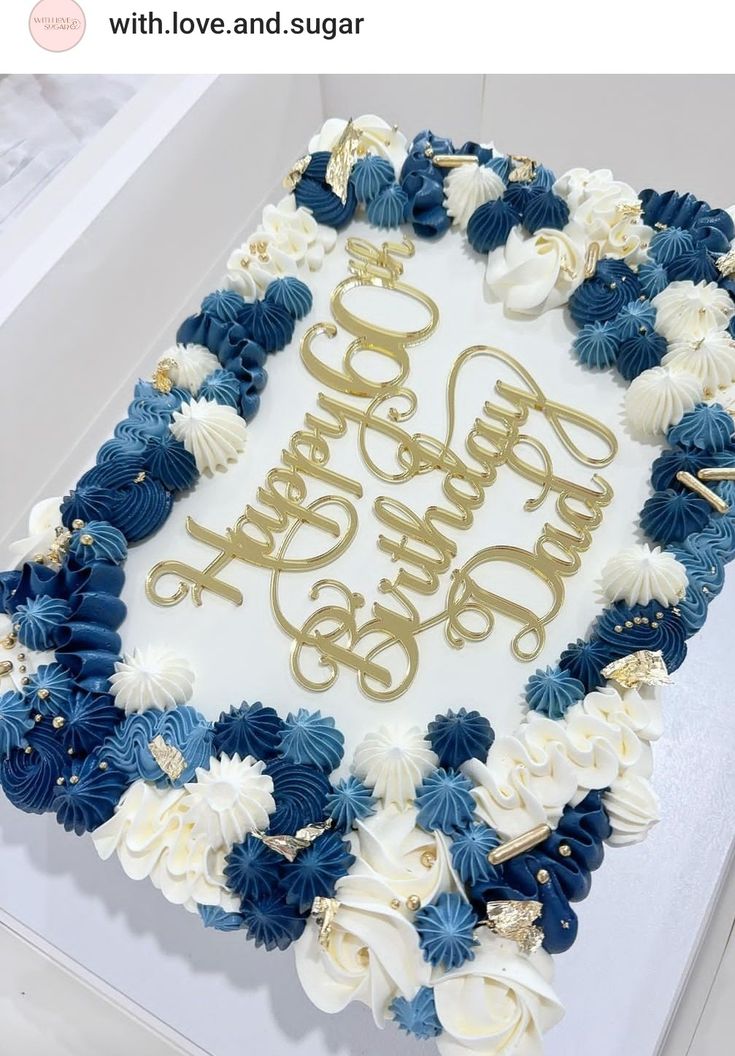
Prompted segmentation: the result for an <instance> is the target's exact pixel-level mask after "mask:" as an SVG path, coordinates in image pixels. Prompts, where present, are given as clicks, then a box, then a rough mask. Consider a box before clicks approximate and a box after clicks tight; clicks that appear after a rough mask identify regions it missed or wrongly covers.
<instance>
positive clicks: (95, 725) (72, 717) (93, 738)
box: [56, 689, 123, 754]
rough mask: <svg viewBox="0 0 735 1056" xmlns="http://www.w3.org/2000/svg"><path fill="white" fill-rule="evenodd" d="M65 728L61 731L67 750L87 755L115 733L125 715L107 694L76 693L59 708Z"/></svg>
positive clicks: (59, 714)
mask: <svg viewBox="0 0 735 1056" xmlns="http://www.w3.org/2000/svg"><path fill="white" fill-rule="evenodd" d="M56 714H57V716H58V717H59V719H62V720H63V723H64V725H63V726H62V727H61V729H60V735H61V739H62V741H63V743H64V746H65V747H66V748H67V749H69V748H71V750H72V751H73V752H74V753H78V752H83V753H84V754H87V753H89V752H91V751H93V750H94V748H96V747H97V745H99V744H102V742H103V741H104V740H105V738H106V737H109V736H110V735H111V734H112V733H114V731H115V729H116V728H117V726H118V725H119V724H120V722H121V721H122V719H123V712H122V711H121V709H120V708H118V707H116V706H115V702H114V701H113V699H112V697H110V696H108V695H107V694H106V693H90V692H85V691H84V690H80V689H76V690H74V691H73V692H72V693H70V694H69V697H68V698H67V700H65V701H64V702H63V703H62V704H60V705H59V707H58V709H57V712H56Z"/></svg>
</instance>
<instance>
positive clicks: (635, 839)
mask: <svg viewBox="0 0 735 1056" xmlns="http://www.w3.org/2000/svg"><path fill="white" fill-rule="evenodd" d="M602 805H603V806H604V808H605V810H606V812H607V816H608V818H609V819H610V825H611V827H612V835H611V836H609V837H608V839H607V843H609V844H611V846H613V847H624V846H626V845H627V844H631V843H640V842H641V840H644V839H645V838H646V836H647V835H648V833H649V832H650V830H651V829H652V827H653V826H654V825H655V824H656V822H657V821H658V820H659V816H660V808H659V801H658V797H657V796H656V793H655V792H654V791H653V788H652V787H651V783H650V782H649V781H648V779H647V778H646V777H644V776H642V775H640V774H631V773H626V774H621V776H620V777H619V778H617V780H616V781H613V783H612V785H611V786H610V788H609V790H608V791H607V792H606V793H605V795H604V796H603V797H602Z"/></svg>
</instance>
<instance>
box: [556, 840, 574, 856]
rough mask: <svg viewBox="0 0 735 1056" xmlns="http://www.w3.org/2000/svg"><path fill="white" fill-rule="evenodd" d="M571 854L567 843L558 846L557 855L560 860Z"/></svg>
mask: <svg viewBox="0 0 735 1056" xmlns="http://www.w3.org/2000/svg"><path fill="white" fill-rule="evenodd" d="M571 853H572V848H571V847H570V846H569V844H568V843H560V844H559V854H560V855H561V856H562V858H569V857H570V855H571Z"/></svg>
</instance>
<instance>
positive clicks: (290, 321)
mask: <svg viewBox="0 0 735 1056" xmlns="http://www.w3.org/2000/svg"><path fill="white" fill-rule="evenodd" d="M239 321H240V325H241V326H242V327H243V329H245V330H247V332H248V333H249V334H250V336H251V337H252V339H253V341H255V342H256V344H258V345H260V346H261V348H264V349H265V351H266V352H278V351H280V349H282V348H285V347H286V345H287V344H288V343H289V341H290V340H291V338H292V337H293V331H294V317H293V316H292V315H291V313H290V312H289V311H288V310H287V309H286V308H284V307H283V306H282V305H280V304H276V303H274V302H273V301H266V300H262V301H252V302H251V303H250V304H246V305H244V307H243V309H242V312H241V313H240V320H239Z"/></svg>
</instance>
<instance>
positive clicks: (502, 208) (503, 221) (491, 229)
mask: <svg viewBox="0 0 735 1056" xmlns="http://www.w3.org/2000/svg"><path fill="white" fill-rule="evenodd" d="M506 194H507V192H506ZM520 222H521V214H520V213H519V212H518V210H517V209H515V208H514V207H513V206H512V205H511V204H510V203H509V202H508V201H506V199H505V197H503V198H497V199H496V200H495V201H492V202H485V203H484V204H483V205H481V206H480V207H479V208H478V209H475V211H474V213H473V214H472V216H471V217H470V219H469V223H468V224H467V239H468V241H469V243H470V245H471V246H472V248H473V249H474V250H476V251H477V252H478V253H489V252H491V251H492V250H493V249H497V248H498V247H499V246H503V245H505V243H506V242H507V240H508V235H509V234H510V232H511V231H512V229H513V228H514V227H516V225H517V224H520Z"/></svg>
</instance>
